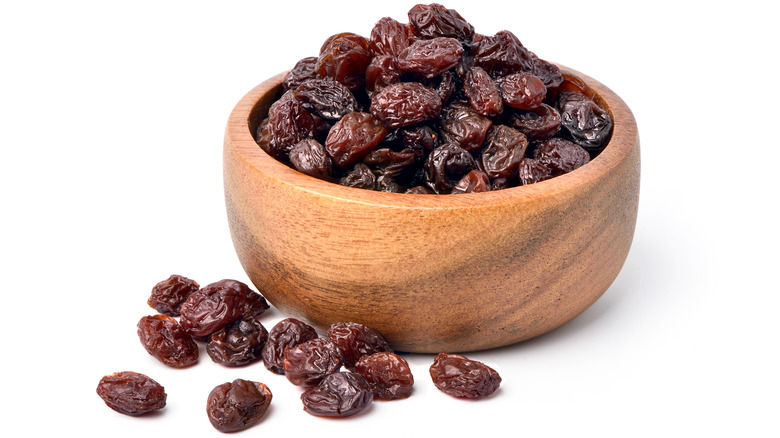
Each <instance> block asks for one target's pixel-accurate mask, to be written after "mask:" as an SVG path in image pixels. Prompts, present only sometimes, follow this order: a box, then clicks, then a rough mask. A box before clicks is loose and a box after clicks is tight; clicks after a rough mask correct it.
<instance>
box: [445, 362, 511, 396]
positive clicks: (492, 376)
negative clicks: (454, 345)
mask: <svg viewBox="0 0 780 438" xmlns="http://www.w3.org/2000/svg"><path fill="white" fill-rule="evenodd" d="M430 374H431V379H432V380H433V384H434V385H436V387H437V388H439V390H441V391H442V392H444V393H446V394H449V395H451V396H453V397H460V398H469V399H480V398H484V397H487V396H489V395H490V394H493V393H494V392H495V391H496V390H497V389H498V387H499V386H500V385H501V376H499V375H498V373H497V372H496V371H495V370H494V369H492V368H490V367H489V366H487V365H485V364H484V363H482V362H479V361H476V360H471V359H468V358H467V357H465V356H462V355H460V354H452V353H440V354H438V355H437V356H436V357H435V358H434V360H433V365H431V368H430Z"/></svg>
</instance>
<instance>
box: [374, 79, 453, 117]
mask: <svg viewBox="0 0 780 438" xmlns="http://www.w3.org/2000/svg"><path fill="white" fill-rule="evenodd" d="M440 113H441V97H439V95H438V93H436V92H435V91H433V90H431V89H430V88H427V87H425V86H424V85H422V84H420V83H419V82H402V83H398V84H392V85H389V86H387V87H385V88H383V89H382V90H380V91H379V92H377V93H376V94H374V98H373V100H372V101H371V114H373V115H374V117H376V118H377V119H379V120H380V121H381V122H382V123H384V124H385V125H387V126H388V127H390V128H401V127H404V126H409V125H416V124H418V123H422V122H425V121H428V120H433V119H435V118H437V117H439V114H440Z"/></svg>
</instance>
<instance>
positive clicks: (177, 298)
mask: <svg viewBox="0 0 780 438" xmlns="http://www.w3.org/2000/svg"><path fill="white" fill-rule="evenodd" d="M198 289H200V285H199V284H198V283H197V282H195V281H193V280H190V279H189V278H187V277H184V276H181V275H171V276H170V277H168V278H167V279H166V280H163V281H161V282H159V283H157V284H155V285H154V287H153V288H152V294H151V296H149V299H148V300H147V302H146V303H147V304H149V307H151V308H153V309H154V310H156V311H158V312H160V313H162V314H165V315H168V316H179V312H180V311H181V305H182V304H184V302H185V301H186V300H187V298H188V297H189V296H190V295H192V293H193V292H195V291H197V290H198Z"/></svg>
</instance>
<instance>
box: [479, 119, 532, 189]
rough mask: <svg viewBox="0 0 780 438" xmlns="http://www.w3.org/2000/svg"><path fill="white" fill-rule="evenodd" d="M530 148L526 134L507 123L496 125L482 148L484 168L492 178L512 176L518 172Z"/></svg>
mask: <svg viewBox="0 0 780 438" xmlns="http://www.w3.org/2000/svg"><path fill="white" fill-rule="evenodd" d="M526 148H528V139H527V138H526V136H525V135H524V134H523V133H522V132H520V131H518V130H516V129H512V128H510V127H508V126H505V125H494V126H493V128H492V129H491V130H490V133H489V134H488V138H487V140H486V142H485V147H484V148H483V149H482V157H481V160H482V170H483V171H484V172H485V173H486V174H487V176H489V177H490V178H500V177H505V178H511V177H513V176H514V175H515V174H517V169H518V167H519V166H520V161H521V160H522V159H523V157H525V150H526Z"/></svg>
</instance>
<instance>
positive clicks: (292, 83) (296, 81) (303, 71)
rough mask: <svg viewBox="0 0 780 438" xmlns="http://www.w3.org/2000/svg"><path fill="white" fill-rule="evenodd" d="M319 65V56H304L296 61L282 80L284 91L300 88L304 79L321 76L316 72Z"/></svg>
mask: <svg viewBox="0 0 780 438" xmlns="http://www.w3.org/2000/svg"><path fill="white" fill-rule="evenodd" d="M316 67H317V57H316V56H309V57H306V58H302V59H300V60H298V62H296V63H295V66H294V67H293V68H292V70H290V71H289V72H287V74H286V75H285V76H284V80H283V81H282V87H283V88H282V89H283V90H284V91H287V90H294V89H296V88H298V86H299V85H301V84H302V83H303V82H304V81H306V80H308V79H316V78H318V77H319V76H318V75H317V73H316V72H315V69H316Z"/></svg>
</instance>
